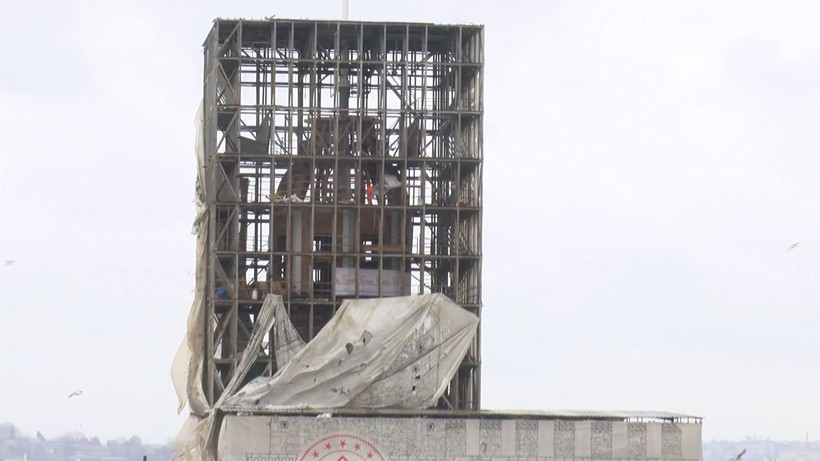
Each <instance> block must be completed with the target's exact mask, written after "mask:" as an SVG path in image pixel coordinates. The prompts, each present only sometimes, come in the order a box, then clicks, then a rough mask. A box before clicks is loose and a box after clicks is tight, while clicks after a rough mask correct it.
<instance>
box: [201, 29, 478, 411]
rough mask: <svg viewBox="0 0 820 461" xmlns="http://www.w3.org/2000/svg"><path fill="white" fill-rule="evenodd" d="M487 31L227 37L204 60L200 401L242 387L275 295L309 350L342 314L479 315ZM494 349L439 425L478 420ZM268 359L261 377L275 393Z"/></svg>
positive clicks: (468, 370)
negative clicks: (382, 306)
mask: <svg viewBox="0 0 820 461" xmlns="http://www.w3.org/2000/svg"><path fill="white" fill-rule="evenodd" d="M483 36H484V29H483V27H482V26H476V25H434V24H412V23H411V24H407V23H380V22H365V23H362V22H348V21H342V22H339V21H309V20H286V19H279V18H273V19H270V20H264V21H248V20H223V19H218V20H216V21H215V22H214V25H213V28H212V29H211V31H210V33H209V35H208V37H207V39H206V41H205V44H204V55H205V69H204V77H205V78H204V106H203V107H204V126H203V130H202V132H203V135H204V139H202V140H201V142H202V143H203V145H204V153H205V158H204V165H203V168H204V172H203V177H204V178H206V180H205V183H206V184H203V185H202V187H204V188H206V189H208V191H209V193H208V194H206V196H207V197H208V200H207V203H206V204H205V206H206V209H207V213H206V216H207V235H208V237H207V242H206V254H205V258H206V261H207V264H206V270H207V282H206V283H205V288H204V290H205V291H204V293H203V294H202V295H203V298H204V299H205V309H206V315H205V322H206V325H205V331H206V332H207V333H206V338H205V342H206V344H205V351H206V352H205V354H206V358H207V359H206V360H207V363H206V366H205V370H204V373H203V382H202V384H203V389H204V392H205V396H206V398H207V399H208V402H209V403H210V404H213V403H214V402H215V401H216V400H217V399H218V397H219V395H220V394H221V392H222V389H223V388H224V386H225V384H226V383H227V382H228V381H229V380H230V378H231V376H232V373H233V371H234V369H235V368H236V366H237V364H238V362H239V359H240V357H241V353H242V351H243V350H244V348H245V346H246V344H247V341H248V338H249V337H250V332H251V331H253V325H254V322H255V319H256V316H257V314H258V312H259V308H260V307H261V304H262V300H263V298H264V296H265V294H267V293H276V294H280V295H282V297H283V298H284V300H285V302H286V305H287V309H288V313H289V315H290V317H291V320H292V322H293V323H294V325H295V326H296V329H297V331H298V332H299V334H300V335H301V336H302V338H303V339H304V340H305V341H309V340H310V339H312V338H313V337H314V336H315V335H316V334H317V333H318V331H319V330H320V329H321V328H322V327H323V326H324V325H325V323H327V322H328V320H329V319H330V318H331V317H332V316H333V314H334V313H335V311H336V309H337V308H338V307H339V306H340V304H341V302H342V301H343V300H344V299H348V298H366V297H388V296H402V295H410V294H424V293H444V294H446V295H447V296H449V297H450V298H452V299H453V300H454V301H456V302H457V303H458V304H459V305H461V306H462V307H463V308H464V309H467V310H469V311H470V312H473V313H474V314H476V315H479V316H480V311H481V219H482V206H481V199H482V182H481V173H482V158H483V148H482V141H483V139H482V138H483V133H482V120H483V61H484V47H483ZM480 362H481V357H480V343H479V336H478V335H477V337H476V340H475V341H474V344H473V345H472V347H471V348H470V350H469V352H468V353H467V355H466V357H465V359H464V361H463V363H462V365H461V366H460V367H459V370H458V372H457V373H456V375H455V377H454V378H453V381H452V383H451V385H450V387H449V390H448V391H447V393H446V394H445V395H444V397H443V398H442V399H441V401H440V402H439V406H440V407H441V408H452V409H457V410H475V409H478V408H479V401H480V400H479V397H480ZM276 370H277V364H276V363H275V358H274V357H273V354H271V353H264V354H262V355H261V356H260V358H259V359H258V362H257V363H256V367H255V369H254V371H253V372H252V373H251V376H250V377H254V376H260V375H268V376H269V375H271V374H273V373H275V372H276Z"/></svg>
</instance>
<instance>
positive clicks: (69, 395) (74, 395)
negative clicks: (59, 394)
mask: <svg viewBox="0 0 820 461" xmlns="http://www.w3.org/2000/svg"><path fill="white" fill-rule="evenodd" d="M80 395H83V391H74V392H72V393H70V394H68V398H71V397H77V396H80Z"/></svg>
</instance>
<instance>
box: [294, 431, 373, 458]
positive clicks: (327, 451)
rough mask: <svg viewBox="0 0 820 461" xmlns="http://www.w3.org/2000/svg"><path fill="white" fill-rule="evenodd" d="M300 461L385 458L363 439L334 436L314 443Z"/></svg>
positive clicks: (349, 435) (347, 435)
mask: <svg viewBox="0 0 820 461" xmlns="http://www.w3.org/2000/svg"><path fill="white" fill-rule="evenodd" d="M299 461H385V458H384V457H383V456H382V454H381V453H380V452H379V450H378V448H376V446H375V445H373V444H372V443H370V442H369V441H368V440H366V439H364V438H363V437H360V436H358V435H353V434H332V435H328V436H327V437H323V438H321V439H319V440H317V441H315V442H313V443H312V444H311V445H310V446H309V447H308V448H307V449H306V450H305V451H304V452H303V453H302V456H300V457H299Z"/></svg>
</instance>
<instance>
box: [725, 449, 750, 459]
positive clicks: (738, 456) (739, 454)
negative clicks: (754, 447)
mask: <svg viewBox="0 0 820 461" xmlns="http://www.w3.org/2000/svg"><path fill="white" fill-rule="evenodd" d="M745 454H746V449H745V448H744V449H743V450H740V453H738V454H737V455H735V457H734V458H729V460H730V461H740V458H742V457H743V455H745Z"/></svg>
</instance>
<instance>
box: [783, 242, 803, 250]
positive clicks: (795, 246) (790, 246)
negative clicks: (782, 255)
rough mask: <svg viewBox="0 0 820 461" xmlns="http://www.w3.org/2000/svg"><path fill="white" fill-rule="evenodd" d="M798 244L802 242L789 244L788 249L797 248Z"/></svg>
mask: <svg viewBox="0 0 820 461" xmlns="http://www.w3.org/2000/svg"><path fill="white" fill-rule="evenodd" d="M797 245H800V242H795V243H792V244H791V245H789V248H788V249H787V250H786V251H792V250H794V249H795V248H797Z"/></svg>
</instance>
